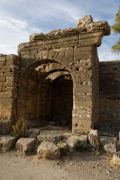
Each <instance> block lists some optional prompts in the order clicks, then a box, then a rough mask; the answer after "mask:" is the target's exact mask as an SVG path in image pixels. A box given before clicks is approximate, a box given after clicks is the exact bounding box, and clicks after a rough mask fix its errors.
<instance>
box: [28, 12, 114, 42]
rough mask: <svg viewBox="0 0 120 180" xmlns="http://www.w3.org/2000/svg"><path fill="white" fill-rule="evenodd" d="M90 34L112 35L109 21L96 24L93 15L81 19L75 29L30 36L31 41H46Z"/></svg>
mask: <svg viewBox="0 0 120 180" xmlns="http://www.w3.org/2000/svg"><path fill="white" fill-rule="evenodd" d="M88 32H102V34H103V35H109V34H110V26H109V25H108V22H107V21H97V22H94V21H93V18H92V16H91V15H88V16H84V17H83V18H81V19H79V21H78V23H77V25H76V27H75V28H67V29H64V30H61V29H58V30H53V31H50V32H48V33H47V34H43V33H39V34H32V35H30V41H31V42H33V41H39V40H41V41H44V40H50V39H56V38H60V37H68V36H73V35H77V34H80V33H88Z"/></svg>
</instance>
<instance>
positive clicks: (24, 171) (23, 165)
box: [0, 152, 120, 180]
mask: <svg viewBox="0 0 120 180" xmlns="http://www.w3.org/2000/svg"><path fill="white" fill-rule="evenodd" d="M110 159H111V158H110V157H109V156H106V155H99V156H96V155H95V154H92V153H88V152H86V153H83V152H81V153H77V154H74V155H69V156H67V157H64V158H63V159H61V160H54V161H53V160H44V159H38V158H37V157H36V156H27V157H26V156H22V155H18V154H16V152H8V153H5V154H2V153H1V154H0V180H120V168H118V167H113V166H111V165H110Z"/></svg>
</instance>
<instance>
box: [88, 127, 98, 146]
mask: <svg viewBox="0 0 120 180" xmlns="http://www.w3.org/2000/svg"><path fill="white" fill-rule="evenodd" d="M88 140H89V143H90V144H91V145H92V147H94V148H95V149H98V148H99V145H100V136H99V133H98V130H93V129H91V130H90V133H89V134H88Z"/></svg>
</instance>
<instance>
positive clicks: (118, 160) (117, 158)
mask: <svg viewBox="0 0 120 180" xmlns="http://www.w3.org/2000/svg"><path fill="white" fill-rule="evenodd" d="M112 164H114V165H119V166H120V151H118V152H116V153H114V154H113V158H112Z"/></svg>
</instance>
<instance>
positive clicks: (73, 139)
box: [66, 135, 87, 148]
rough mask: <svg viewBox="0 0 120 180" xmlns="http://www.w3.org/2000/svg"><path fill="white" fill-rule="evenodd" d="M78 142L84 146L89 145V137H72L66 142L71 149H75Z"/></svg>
mask: <svg viewBox="0 0 120 180" xmlns="http://www.w3.org/2000/svg"><path fill="white" fill-rule="evenodd" d="M77 142H81V145H83V146H84V145H87V135H80V136H79V135H72V136H70V137H69V138H68V140H67V141H66V143H67V144H68V146H69V147H70V148H74V147H75V145H76V143H77Z"/></svg>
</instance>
